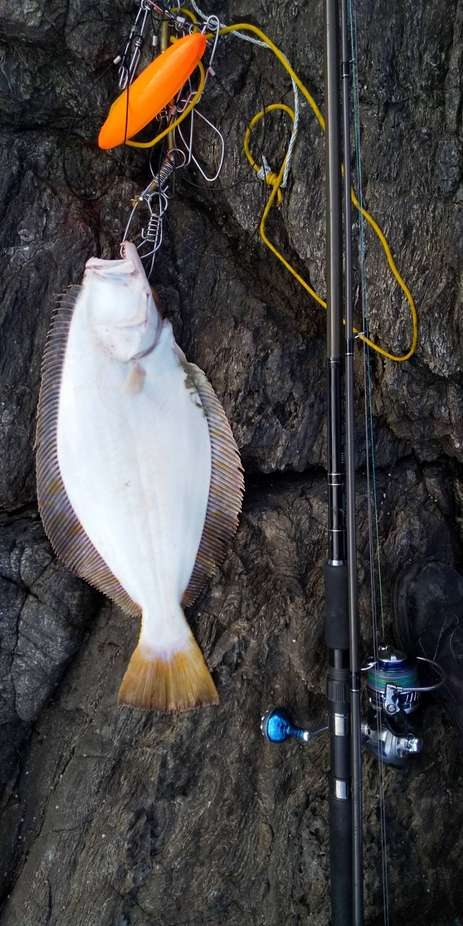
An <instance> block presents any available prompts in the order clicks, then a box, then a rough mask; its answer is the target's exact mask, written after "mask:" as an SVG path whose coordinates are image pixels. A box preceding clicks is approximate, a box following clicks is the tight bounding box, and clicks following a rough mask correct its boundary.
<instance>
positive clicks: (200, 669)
mask: <svg viewBox="0 0 463 926" xmlns="http://www.w3.org/2000/svg"><path fill="white" fill-rule="evenodd" d="M118 700H119V704H127V705H130V706H131V707H138V708H141V709H143V710H152V711H163V712H173V711H175V712H180V711H189V710H193V708H195V707H204V706H206V705H209V704H218V701H219V697H218V694H217V689H216V687H215V685H214V682H213V680H212V677H211V675H210V672H209V669H208V668H207V665H206V662H205V660H204V656H203V654H202V652H201V650H200V648H199V646H198V644H197V643H196V641H195V640H194V638H193V636H190V637H189V638H188V640H186V641H185V646H184V647H183V648H182V649H178V650H176V651H174V652H172V653H171V654H167V653H165V652H163V651H159V652H157V651H156V650H153V649H151V648H149V647H147V646H145V645H144V644H143V643H141V642H140V643H139V644H138V646H137V647H136V649H135V650H134V652H133V654H132V658H131V660H130V662H129V665H128V667H127V671H126V673H125V675H124V678H123V679H122V684H121V687H120V689H119V697H118Z"/></svg>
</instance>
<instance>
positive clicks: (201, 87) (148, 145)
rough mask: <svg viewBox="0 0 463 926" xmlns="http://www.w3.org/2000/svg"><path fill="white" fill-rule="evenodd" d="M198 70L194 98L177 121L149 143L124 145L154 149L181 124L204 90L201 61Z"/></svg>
mask: <svg viewBox="0 0 463 926" xmlns="http://www.w3.org/2000/svg"><path fill="white" fill-rule="evenodd" d="M198 68H199V73H200V80H199V86H198V89H197V90H196V92H195V94H194V96H193V97H192V99H191V100H190V102H189V103H188V106H186V107H185V109H184V110H183V112H182V113H180V115H179V117H178V119H175V120H174V122H170V123H169V125H168V126H167V128H166V129H164V130H163V131H162V132H159V135H156V137H155V138H152V139H151V141H126V145H130V147H131V148H154V146H155V145H157V144H158V142H160V141H162V139H163V138H165V137H166V135H169V133H170V132H173V131H174V129H176V128H177V126H178V125H180V123H181V122H183V120H184V119H186V117H187V116H188V115H189V114H190V113H191V110H192V109H194V108H195V106H196V105H197V103H199V101H200V99H201V97H202V95H203V90H204V85H205V83H206V71H205V68H204V64H203V63H202V61H198Z"/></svg>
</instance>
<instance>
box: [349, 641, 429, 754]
mask: <svg viewBox="0 0 463 926" xmlns="http://www.w3.org/2000/svg"><path fill="white" fill-rule="evenodd" d="M363 672H365V673H367V695H368V704H369V710H368V716H367V720H366V721H365V722H364V723H362V735H363V742H364V745H365V746H366V747H367V749H368V750H369V751H370V752H372V753H373V754H374V755H376V756H377V757H378V758H379V759H381V760H382V761H383V762H386V763H387V764H388V765H396V766H402V765H405V764H406V761H407V759H408V758H409V757H410V756H413V755H417V754H418V753H420V752H421V751H422V749H423V740H422V739H421V738H420V737H419V736H417V734H416V727H415V726H414V724H413V722H412V720H411V717H412V715H414V714H415V713H416V712H417V711H418V710H419V708H420V707H421V700H422V695H423V694H427V693H430V692H433V691H436V690H437V689H438V688H440V686H441V685H442V684H443V682H444V673H443V671H442V669H441V668H440V666H439V665H438V664H437V662H434V661H433V660H432V659H425V658H424V657H423V656H418V657H416V659H410V658H408V657H407V656H405V655H404V653H401V652H400V650H396V649H394V648H393V647H391V646H379V647H378V654H377V658H376V659H372V660H371V661H370V662H369V663H368V665H366V666H364V668H363Z"/></svg>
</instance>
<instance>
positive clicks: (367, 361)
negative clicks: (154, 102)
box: [347, 0, 390, 926]
mask: <svg viewBox="0 0 463 926" xmlns="http://www.w3.org/2000/svg"><path fill="white" fill-rule="evenodd" d="M347 6H348V23H349V28H350V44H351V59H352V97H353V115H354V138H355V142H354V151H355V163H356V174H357V189H358V199H359V203H360V207H361V208H360V210H359V270H360V280H361V287H360V290H361V305H362V325H363V330H364V331H365V333H366V334H367V335H368V331H369V305H368V283H367V272H366V235H365V232H366V229H365V218H364V206H363V177H362V160H361V131H360V93H359V72H358V34H357V21H356V16H355V12H354V9H353V3H352V0H348V4H347ZM363 371H364V407H365V454H366V471H367V512H368V548H369V565H370V585H371V610H372V633H373V653H374V659H375V662H376V663H377V661H378V644H379V631H378V608H377V584H376V572H377V575H378V590H379V612H380V620H381V634H382V640H384V639H385V627H384V607H383V594H382V574H381V555H380V539H379V518H378V497H377V485H376V460H375V449H374V431H373V407H372V404H373V399H372V395H373V382H372V372H371V357H370V353H369V351H368V349H367V346H366V344H365V343H364V344H363ZM375 560H376V568H375ZM376 724H377V734H378V737H380V736H381V733H382V729H383V717H382V711H377V712H376ZM378 777H379V795H378V801H379V811H380V842H381V873H382V890H383V922H384V926H389V924H390V905H389V871H388V835H387V821H386V804H385V763H384V759H383V756H382V751H381V750H380V751H379V755H378Z"/></svg>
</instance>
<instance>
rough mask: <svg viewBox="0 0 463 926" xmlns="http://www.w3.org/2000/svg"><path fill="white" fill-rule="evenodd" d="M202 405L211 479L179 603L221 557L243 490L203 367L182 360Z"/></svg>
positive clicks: (193, 594)
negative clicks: (195, 550)
mask: <svg viewBox="0 0 463 926" xmlns="http://www.w3.org/2000/svg"><path fill="white" fill-rule="evenodd" d="M185 368H186V372H187V373H188V374H189V377H190V381H191V382H192V383H193V384H194V386H195V388H196V391H197V393H198V396H199V398H200V400H201V404H202V406H203V409H204V412H205V415H206V418H207V424H208V427H209V438H210V442H211V482H210V486H209V498H208V502H207V511H206V520H205V522H204V527H203V533H202V537H201V542H200V545H199V549H198V555H197V557H196V562H195V565H194V569H193V572H192V574H191V578H190V581H189V584H188V588H187V589H186V591H185V593H184V595H183V600H182V604H183V606H184V607H188V606H189V605H192V604H193V603H194V601H195V600H196V598H197V597H198V595H199V593H200V592H201V591H202V589H203V587H204V585H205V584H206V582H207V580H208V579H209V578H210V577H211V575H212V574H213V572H214V569H215V567H216V566H218V565H219V564H220V563H221V562H222V561H223V560H224V558H225V554H226V552H227V548H228V547H229V545H230V543H231V541H232V540H233V537H234V536H235V533H236V531H237V528H238V518H239V515H240V512H241V507H242V503H243V494H244V479H243V467H242V466H241V461H240V456H239V453H238V448H237V446H236V443H235V439H234V437H233V434H232V431H231V428H230V425H229V423H228V421H227V417H226V415H225V412H224V410H223V408H222V406H221V404H220V402H219V400H218V398H217V396H216V394H215V392H214V390H213V388H212V386H211V384H210V383H209V382H208V380H207V378H206V376H205V375H204V373H203V371H202V370H200V369H199V367H197V366H196V365H195V364H193V363H187V364H185Z"/></svg>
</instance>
